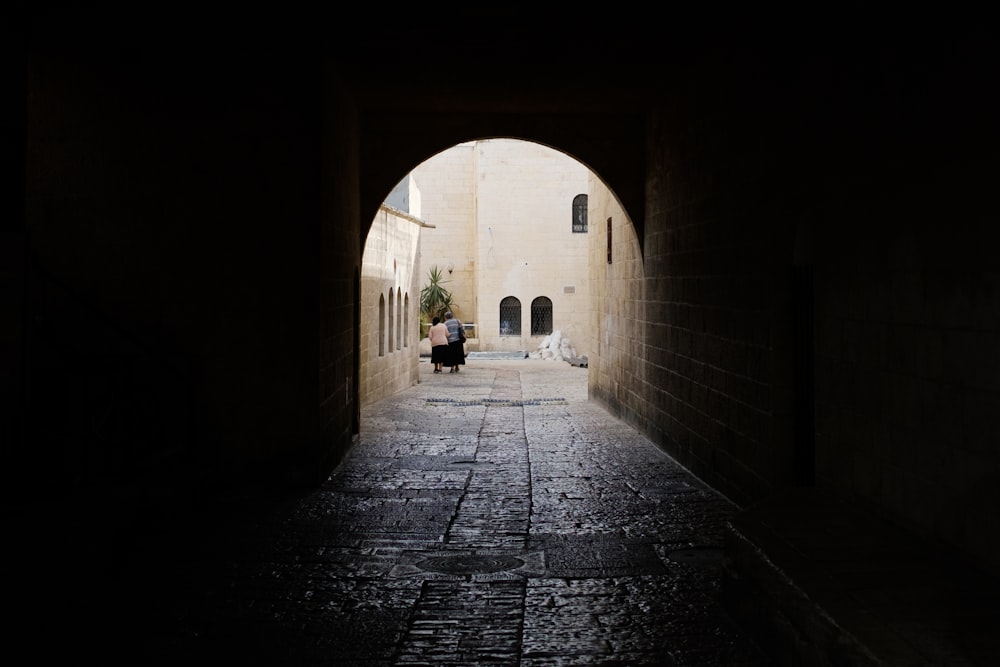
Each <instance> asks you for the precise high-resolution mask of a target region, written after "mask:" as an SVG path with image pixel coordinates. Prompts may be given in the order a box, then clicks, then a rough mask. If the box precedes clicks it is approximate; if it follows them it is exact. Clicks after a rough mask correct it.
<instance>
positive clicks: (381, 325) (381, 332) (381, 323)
mask: <svg viewBox="0 0 1000 667" xmlns="http://www.w3.org/2000/svg"><path fill="white" fill-rule="evenodd" d="M378 356H380V357H384V356H385V295H384V294H379V295H378Z"/></svg>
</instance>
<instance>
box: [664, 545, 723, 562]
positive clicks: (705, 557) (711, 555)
mask: <svg viewBox="0 0 1000 667" xmlns="http://www.w3.org/2000/svg"><path fill="white" fill-rule="evenodd" d="M667 558H669V559H670V560H672V561H674V562H675V563H687V564H689V565H718V564H720V563H722V549H720V548H719V547H691V548H690V549H678V550H677V551H671V552H670V553H669V554H668V555H667Z"/></svg>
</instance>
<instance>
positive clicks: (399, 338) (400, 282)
mask: <svg viewBox="0 0 1000 667" xmlns="http://www.w3.org/2000/svg"><path fill="white" fill-rule="evenodd" d="M421 229H422V227H421V223H420V221H419V220H418V219H416V218H414V217H412V216H409V215H406V214H404V213H402V212H400V211H396V210H395V209H391V208H388V207H382V209H380V210H379V213H378V215H377V216H376V217H375V220H374V221H373V223H372V226H371V229H370V231H369V232H368V239H367V241H366V243H365V250H364V254H363V257H362V268H361V322H360V328H361V334H360V335H361V348H360V378H359V386H358V391H359V395H360V402H361V404H362V405H364V404H367V403H371V402H374V401H377V400H378V399H380V398H384V397H385V396H389V395H392V394H394V393H396V392H397V391H399V390H401V389H405V388H406V387H409V386H411V385H413V384H416V382H417V375H418V368H417V363H418V362H419V349H420V348H419V342H420V340H419V308H420V287H419V285H418V282H417V280H418V274H419V269H420V264H419V256H418V254H417V247H418V244H419V241H420V232H421Z"/></svg>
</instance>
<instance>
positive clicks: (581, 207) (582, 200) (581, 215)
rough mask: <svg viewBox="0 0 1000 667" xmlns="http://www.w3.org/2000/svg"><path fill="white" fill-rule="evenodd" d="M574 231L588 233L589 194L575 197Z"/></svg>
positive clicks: (575, 232)
mask: <svg viewBox="0 0 1000 667" xmlns="http://www.w3.org/2000/svg"><path fill="white" fill-rule="evenodd" d="M573 233H574V234H586V233H587V195H577V196H575V197H573Z"/></svg>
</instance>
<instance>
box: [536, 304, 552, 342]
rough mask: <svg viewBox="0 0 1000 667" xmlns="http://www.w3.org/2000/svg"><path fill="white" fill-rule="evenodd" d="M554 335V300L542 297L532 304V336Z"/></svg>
mask: <svg viewBox="0 0 1000 667" xmlns="http://www.w3.org/2000/svg"><path fill="white" fill-rule="evenodd" d="M550 333H552V299H550V298H549V297H547V296H540V297H538V298H537V299H535V300H534V301H532V302H531V335H532V336H547V335H549V334H550Z"/></svg>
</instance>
